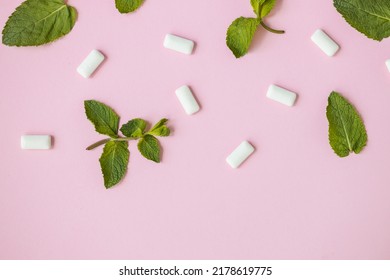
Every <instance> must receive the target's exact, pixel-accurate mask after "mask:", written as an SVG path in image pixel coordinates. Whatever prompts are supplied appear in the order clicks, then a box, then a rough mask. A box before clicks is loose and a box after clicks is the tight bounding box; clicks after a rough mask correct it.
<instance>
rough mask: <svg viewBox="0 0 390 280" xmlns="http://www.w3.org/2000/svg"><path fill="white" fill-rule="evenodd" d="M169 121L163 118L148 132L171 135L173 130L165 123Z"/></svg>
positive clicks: (156, 134)
mask: <svg viewBox="0 0 390 280" xmlns="http://www.w3.org/2000/svg"><path fill="white" fill-rule="evenodd" d="M167 122H168V119H161V120H160V121H159V122H158V123H156V124H155V125H154V126H153V127H152V129H151V130H150V131H149V132H148V134H150V135H155V136H162V137H165V136H169V134H170V133H171V130H170V129H169V127H167V126H166V125H165V124H166V123H167Z"/></svg>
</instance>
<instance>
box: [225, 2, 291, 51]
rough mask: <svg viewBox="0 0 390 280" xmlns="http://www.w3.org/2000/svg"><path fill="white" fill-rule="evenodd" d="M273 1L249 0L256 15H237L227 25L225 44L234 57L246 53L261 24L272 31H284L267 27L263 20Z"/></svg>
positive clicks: (272, 5) (273, 3)
mask: <svg viewBox="0 0 390 280" xmlns="http://www.w3.org/2000/svg"><path fill="white" fill-rule="evenodd" d="M275 3H276V0H251V5H252V8H253V12H254V13H255V14H256V16H257V17H256V18H254V17H250V18H247V17H239V18H237V19H235V20H234V21H233V22H232V24H231V25H230V26H229V28H228V30H227V33H226V45H227V46H228V47H229V49H230V50H231V51H232V52H233V54H234V56H235V57H236V58H240V57H242V56H244V55H245V54H247V53H248V50H249V47H250V45H251V43H252V40H253V37H254V35H255V33H256V30H257V29H258V27H259V26H262V27H263V28H264V29H265V30H267V31H269V32H272V33H276V34H283V33H285V32H284V31H283V30H275V29H273V28H271V27H269V26H268V25H266V24H265V22H264V18H265V17H266V16H267V15H268V14H269V13H270V12H271V10H272V9H273V8H274V6H275Z"/></svg>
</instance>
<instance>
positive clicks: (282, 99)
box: [267, 85, 297, 107]
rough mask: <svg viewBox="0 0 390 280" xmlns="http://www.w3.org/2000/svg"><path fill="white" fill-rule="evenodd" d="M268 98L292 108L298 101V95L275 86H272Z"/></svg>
mask: <svg viewBox="0 0 390 280" xmlns="http://www.w3.org/2000/svg"><path fill="white" fill-rule="evenodd" d="M267 97H268V98H269V99H272V100H274V101H277V102H279V103H282V104H284V105H287V106H290V107H291V106H293V105H294V103H295V100H296V99H297V94H296V93H295V92H292V91H289V90H287V89H284V88H281V87H278V86H275V85H270V86H269V88H268V91H267Z"/></svg>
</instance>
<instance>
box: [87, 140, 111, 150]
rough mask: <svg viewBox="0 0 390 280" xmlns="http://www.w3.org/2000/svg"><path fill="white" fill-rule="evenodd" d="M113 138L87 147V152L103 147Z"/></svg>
mask: <svg viewBox="0 0 390 280" xmlns="http://www.w3.org/2000/svg"><path fill="white" fill-rule="evenodd" d="M110 140H111V138H106V139H103V140H100V141H97V142H96V143H94V144H92V145H90V146H88V147H87V150H88V151H90V150H93V149H95V148H96V147H99V146H101V145H104V144H106V143H107V142H108V141H110Z"/></svg>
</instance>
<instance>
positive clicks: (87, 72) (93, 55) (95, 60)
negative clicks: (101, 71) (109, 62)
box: [77, 50, 104, 78]
mask: <svg viewBox="0 0 390 280" xmlns="http://www.w3.org/2000/svg"><path fill="white" fill-rule="evenodd" d="M103 60H104V55H103V54H102V53H101V52H99V51H98V50H92V51H91V52H90V53H89V55H88V56H87V57H86V58H85V59H84V60H83V62H81V64H80V65H79V67H77V72H78V73H79V74H80V75H81V76H83V77H84V78H89V77H90V76H91V75H92V74H93V72H95V70H96V69H97V68H98V67H99V65H100V64H101V63H102V62H103Z"/></svg>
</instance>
